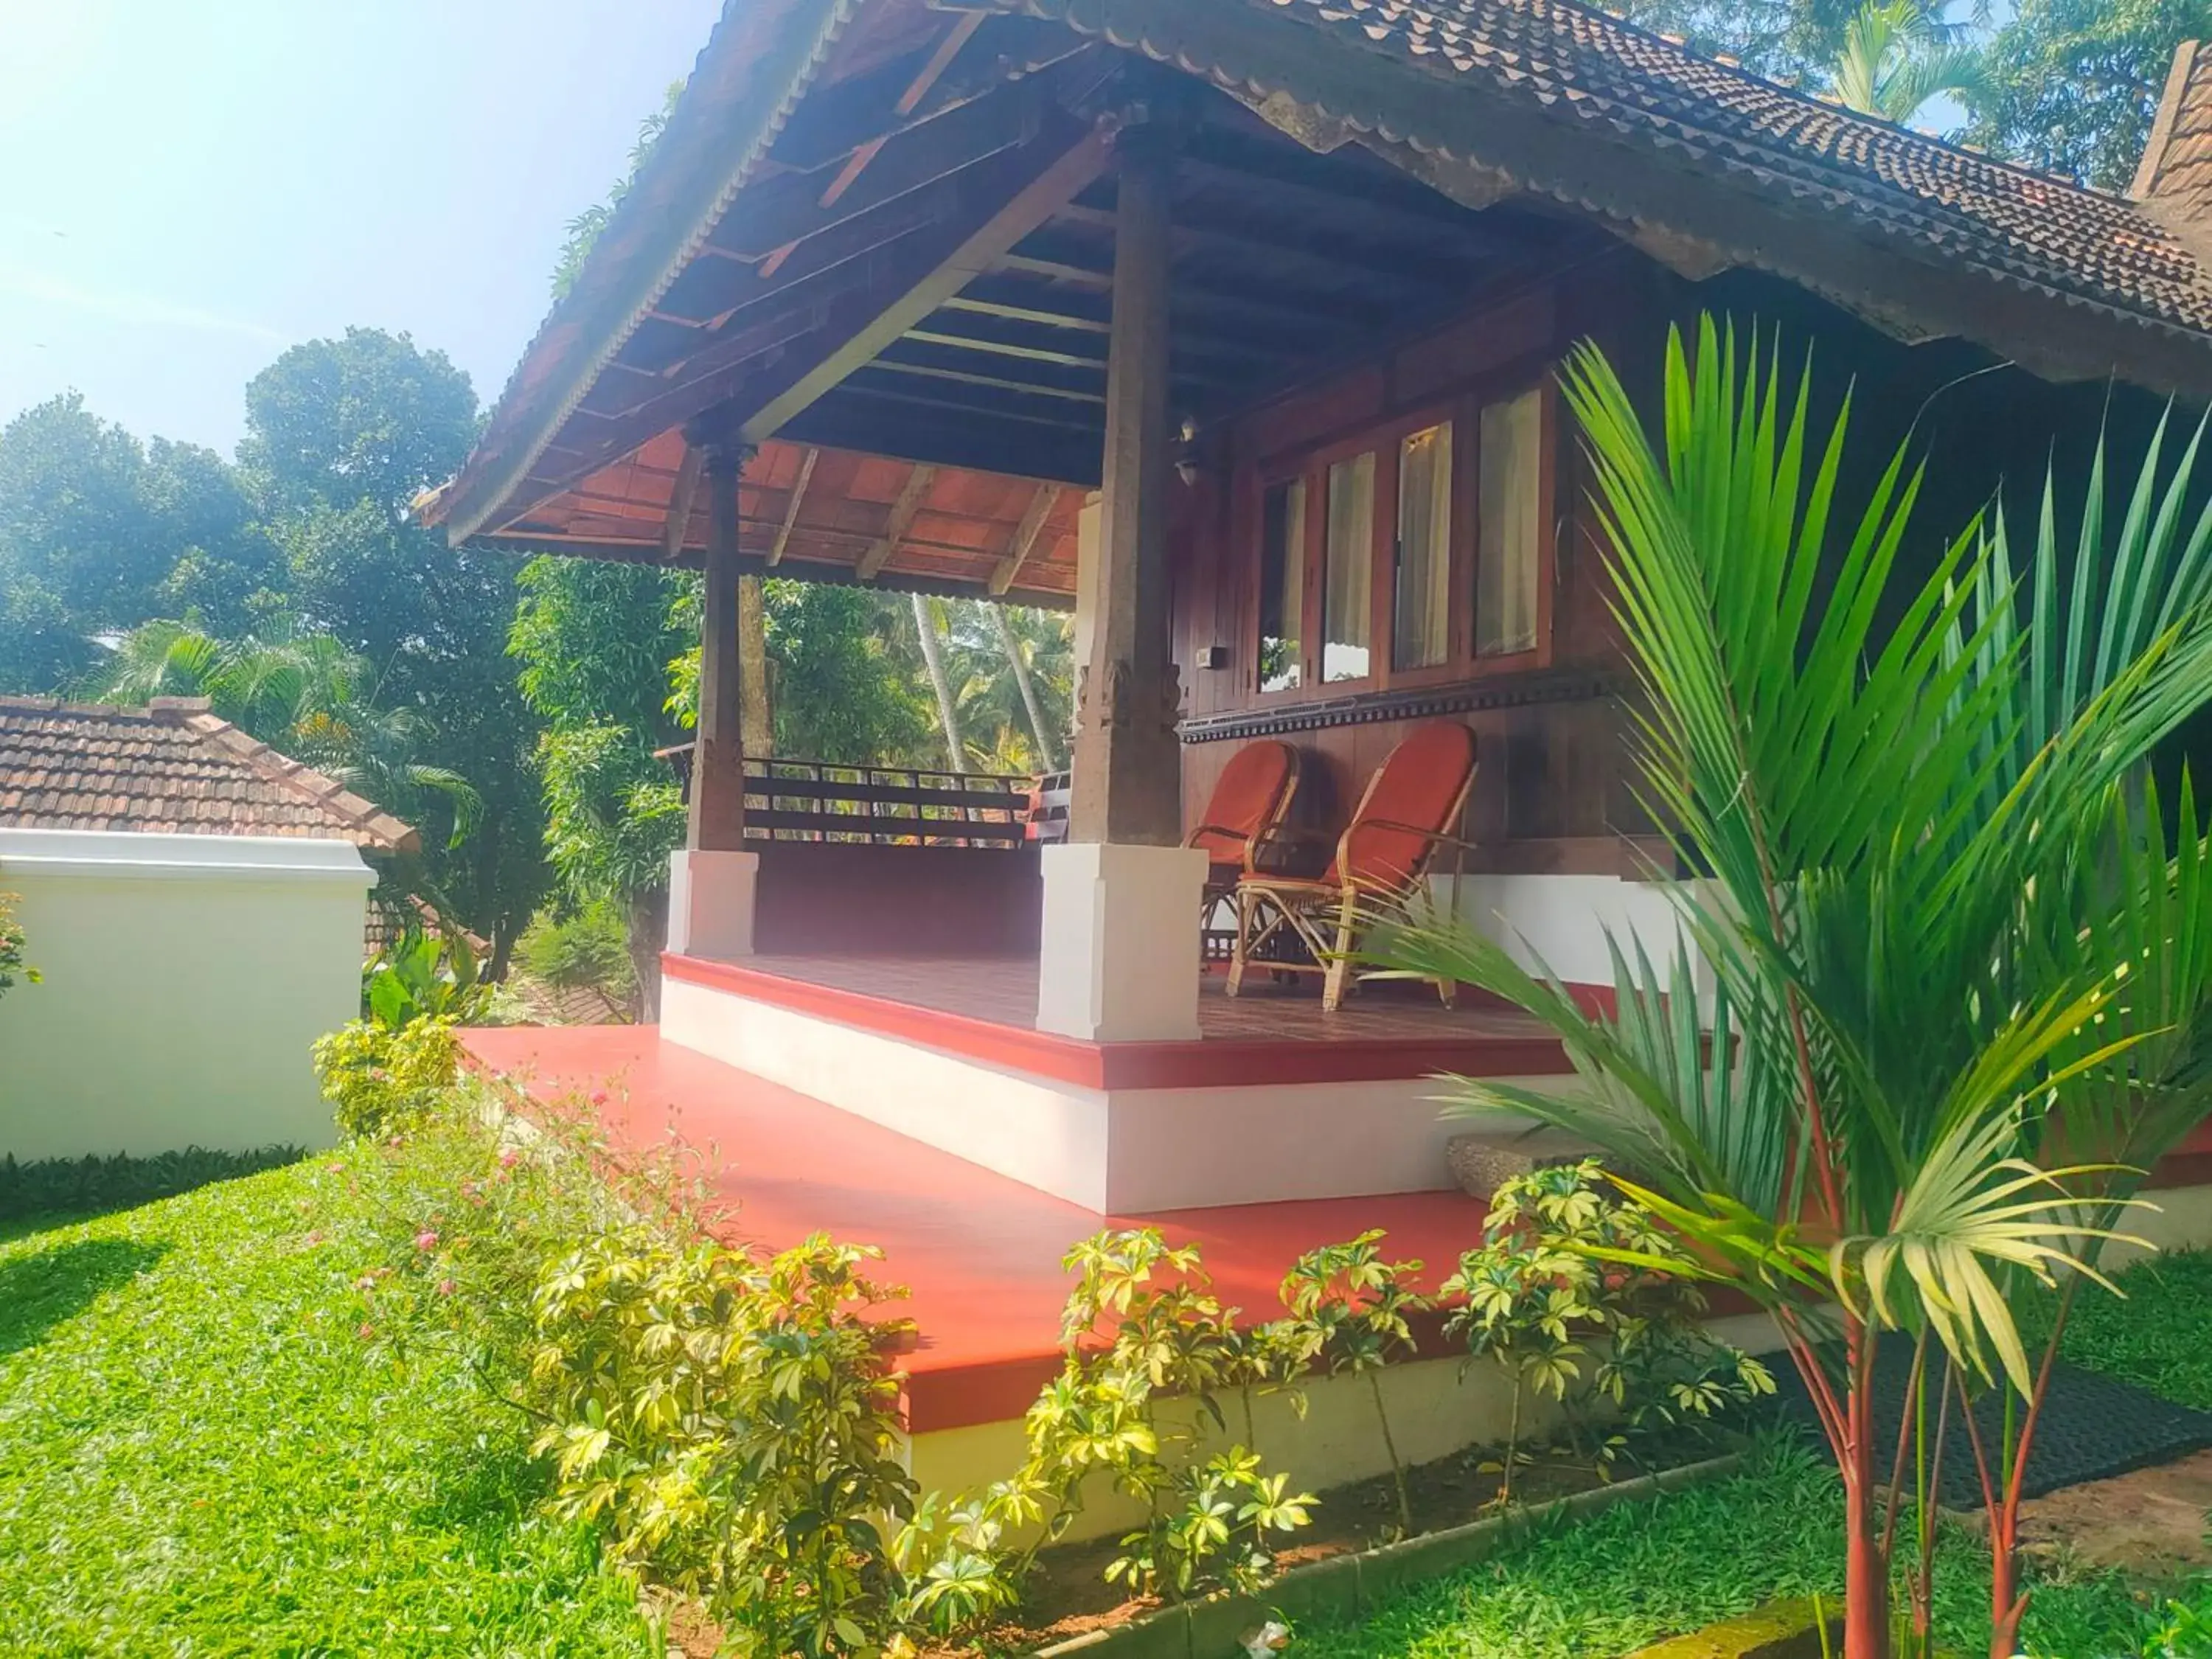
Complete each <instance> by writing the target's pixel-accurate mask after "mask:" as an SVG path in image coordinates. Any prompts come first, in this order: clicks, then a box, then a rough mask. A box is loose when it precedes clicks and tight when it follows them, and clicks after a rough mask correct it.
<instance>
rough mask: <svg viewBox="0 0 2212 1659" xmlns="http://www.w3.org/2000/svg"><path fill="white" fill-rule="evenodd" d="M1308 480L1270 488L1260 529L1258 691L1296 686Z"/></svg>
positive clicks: (1295, 479) (1303, 600)
mask: <svg viewBox="0 0 2212 1659" xmlns="http://www.w3.org/2000/svg"><path fill="white" fill-rule="evenodd" d="M1305 592H1306V481H1305V480H1304V478H1293V479H1292V480H1291V482H1290V483H1279V484H1271V485H1269V486H1268V488H1267V503H1266V505H1265V507H1263V508H1262V509H1261V526H1260V689H1261V690H1262V691H1288V690H1291V689H1292V688H1293V687H1295V686H1296V685H1297V683H1298V655H1299V653H1298V629H1299V623H1300V620H1301V619H1302V618H1303V617H1304V615H1305Z"/></svg>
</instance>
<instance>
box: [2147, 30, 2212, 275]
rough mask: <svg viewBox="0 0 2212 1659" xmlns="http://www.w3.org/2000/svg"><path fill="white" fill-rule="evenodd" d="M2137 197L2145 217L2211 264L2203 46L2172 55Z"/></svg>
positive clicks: (2211, 188) (2211, 100)
mask: <svg viewBox="0 0 2212 1659" xmlns="http://www.w3.org/2000/svg"><path fill="white" fill-rule="evenodd" d="M2135 195H2136V199H2137V200H2139V201H2140V202H2142V205H2143V211H2144V212H2145V213H2146V214H2147V215H2148V216H2150V217H2151V218H2153V219H2154V220H2156V221H2157V222H2159V223H2160V224H2161V225H2163V226H2165V227H2166V228H2167V229H2168V230H2170V231H2172V233H2173V234H2175V235H2176V236H2178V237H2179V238H2180V239H2181V240H2182V241H2183V242H2184V243H2185V245H2187V246H2189V247H2191V249H2193V250H2195V251H2196V252H2197V256H2198V257H2199V258H2203V259H2205V260H2207V261H2208V262H2212V50H2208V49H2207V47H2206V46H2205V44H2204V43H2203V42H2201V41H2197V40H2187V41H2184V42H2183V43H2182V46H2181V49H2180V50H2179V52H2175V53H2174V56H2173V70H2172V74H2171V75H2170V76H2168V77H2167V80H2166V95H2165V96H2164V97H2163V98H2162V99H2160V100H2159V107H2158V120H2157V123H2156V124H2155V125H2154V126H2153V128H2152V129H2151V135H2150V142H2149V143H2148V144H2146V145H2145V146H2144V147H2143V158H2142V170H2141V171H2140V172H2138V173H2136V185H2135Z"/></svg>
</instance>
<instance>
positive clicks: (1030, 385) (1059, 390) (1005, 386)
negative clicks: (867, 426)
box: [868, 357, 1106, 409]
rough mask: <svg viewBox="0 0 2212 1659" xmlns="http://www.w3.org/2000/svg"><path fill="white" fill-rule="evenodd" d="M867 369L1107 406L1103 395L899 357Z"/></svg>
mask: <svg viewBox="0 0 2212 1659" xmlns="http://www.w3.org/2000/svg"><path fill="white" fill-rule="evenodd" d="M868 367H869V368H872V369H877V368H881V369H888V370H890V372H891V373H892V374H911V375H914V376H915V377H916V378H917V379H920V380H949V381H951V382H952V383H953V384H954V385H955V386H983V387H986V388H987V389H988V390H990V391H993V392H1018V393H1020V394H1021V395H1022V396H1023V397H1025V398H1059V399H1060V401H1061V402H1062V403H1069V404H1091V406H1093V407H1094V408H1098V409H1103V408H1104V407H1105V406H1106V394H1105V393H1104V392H1085V391H1082V390H1079V388H1077V387H1074V386H1047V385H1045V384H1043V383H1042V382H1041V381H1037V380H1015V379H1013V378H1012V376H1010V375H1004V374H980V373H978V372H976V371H975V370H974V369H966V368H948V367H946V366H945V365H943V364H941V363H917V362H908V361H907V360H906V359H903V358H899V357H877V358H875V359H873V360H872V362H869V364H868Z"/></svg>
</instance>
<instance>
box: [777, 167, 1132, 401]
mask: <svg viewBox="0 0 2212 1659" xmlns="http://www.w3.org/2000/svg"><path fill="white" fill-rule="evenodd" d="M1056 125H1057V124H1056ZM1061 133H1062V136H1061V137H1056V138H1049V139H1048V138H1040V139H1038V140H1036V142H1035V143H1031V144H1030V145H1027V146H1025V147H1024V149H1023V150H1022V151H1021V152H1019V154H1020V155H1022V156H1023V157H1024V161H1025V163H1026V164H1027V166H1028V167H1029V168H1031V169H1033V171H1031V172H1030V178H1029V179H1028V182H1027V183H1026V184H1024V185H1023V186H1022V187H1021V188H1020V189H1018V190H1016V191H1013V192H1012V195H1011V196H999V195H997V194H996V193H995V192H994V193H993V194H992V195H990V196H985V197H982V199H981V201H980V202H979V203H978V204H977V207H976V210H975V218H973V219H972V220H971V221H969V226H968V234H966V235H965V236H964V237H963V239H962V240H960V242H959V243H958V244H957V246H954V247H953V248H951V251H950V252H949V253H948V254H947V255H946V256H945V258H942V259H940V260H939V261H938V263H937V264H935V265H934V266H933V267H932V268H931V269H930V270H927V271H926V272H925V273H923V274H922V275H921V277H920V278H919V280H917V281H915V282H914V283H911V284H910V285H908V286H907V287H906V288H905V289H904V290H903V291H902V292H901V293H899V294H898V295H896V297H894V298H893V299H891V300H890V302H889V303H887V304H885V305H884V306H883V307H881V308H880V309H878V310H877V311H876V312H875V313H874V314H873V315H872V317H870V318H869V319H867V320H866V322H864V323H862V324H861V325H860V326H859V327H857V328H854V329H853V330H851V331H849V332H845V333H843V334H842V337H839V338H837V339H836V340H835V342H834V343H831V344H829V347H828V349H826V350H823V351H822V352H820V353H819V354H818V355H817V356H816V357H815V359H814V361H813V362H811V364H810V365H809V366H808V367H806V368H805V369H803V370H801V371H800V372H799V374H796V375H794V376H793V378H792V379H791V380H790V381H789V382H788V383H787V385H785V386H782V387H781V388H780V389H777V390H775V391H774V392H770V393H769V395H767V396H765V397H762V398H757V399H756V398H753V397H751V396H750V395H748V396H747V397H745V398H744V400H743V401H744V403H747V404H751V407H750V410H747V411H746V412H744V415H743V417H742V424H740V425H739V426H738V430H737V436H738V440H739V441H742V442H745V443H756V444H757V443H758V442H760V441H762V440H763V439H764V438H769V437H772V436H774V435H775V432H776V430H777V428H780V427H781V426H782V424H783V423H784V422H786V421H787V420H789V419H790V418H791V417H792V416H794V415H796V414H798V413H799V411H800V410H803V409H805V408H806V407H807V406H808V405H809V404H812V403H813V402H815V401H816V400H817V398H820V397H821V396H822V395H823V393H824V392H828V391H829V389H830V388H831V387H832V386H836V384H837V383H838V382H839V381H840V380H843V379H845V377H846V376H847V375H848V374H851V373H852V372H853V371H854V369H855V368H859V367H860V365H861V364H863V363H866V362H868V361H869V360H870V359H872V358H873V357H874V356H877V354H878V353H879V352H880V351H882V349H884V347H885V346H887V345H889V344H890V343H891V342H892V341H893V340H896V339H897V338H898V337H899V336H900V335H902V334H903V333H905V332H906V331H907V330H908V329H909V328H912V327H913V326H914V325H915V324H916V323H919V322H920V321H921V319H923V318H925V317H927V315H929V313H931V312H933V311H934V310H936V309H937V307H939V306H940V305H942V304H944V302H945V301H946V300H948V299H950V298H951V297H952V295H955V294H957V293H958V292H959V291H960V290H961V289H962V288H963V287H965V286H966V285H967V283H969V281H970V280H972V279H973V278H974V277H975V276H976V275H977V273H979V272H981V271H982V270H987V269H988V268H989V266H990V264H991V262H992V261H993V260H994V259H996V258H998V257H999V256H1000V254H1002V253H1004V252H1006V250H1007V249H1009V248H1011V247H1012V246H1013V245H1014V244H1015V243H1016V242H1018V241H1019V240H1021V239H1022V238H1023V237H1024V236H1026V235H1028V234H1030V232H1031V231H1032V230H1034V229H1036V227H1037V226H1038V225H1040V224H1042V222H1044V220H1045V219H1046V218H1047V217H1048V216H1049V215H1050V214H1051V212H1052V210H1054V208H1056V207H1059V206H1060V205H1062V204H1065V203H1066V201H1067V200H1068V198H1069V197H1072V196H1073V195H1074V194H1075V192H1076V191H1079V190H1081V189H1082V188H1083V187H1084V185H1087V184H1089V183H1090V182H1091V180H1092V179H1097V177H1098V176H1099V175H1100V174H1101V173H1103V172H1104V171H1105V170H1106V167H1107V165H1108V163H1109V159H1110V148H1111V146H1110V140H1109V133H1108V131H1107V130H1106V129H1105V128H1104V127H1103V126H1093V127H1091V128H1090V129H1089V130H1087V131H1081V132H1080V133H1079V135H1077V136H1074V137H1073V138H1072V139H1071V138H1068V137H1066V128H1064V127H1063V128H1062V129H1061ZM979 194H981V192H979Z"/></svg>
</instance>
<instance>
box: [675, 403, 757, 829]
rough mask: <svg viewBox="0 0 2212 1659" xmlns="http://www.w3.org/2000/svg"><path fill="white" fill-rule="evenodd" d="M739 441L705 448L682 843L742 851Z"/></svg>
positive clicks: (742, 456) (741, 454) (741, 452)
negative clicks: (703, 530) (701, 581)
mask: <svg viewBox="0 0 2212 1659" xmlns="http://www.w3.org/2000/svg"><path fill="white" fill-rule="evenodd" d="M744 459H745V452H744V449H743V448H742V447H738V446H734V445H720V444H718V445H716V446H715V447H713V448H712V449H710V450H709V451H708V454H707V459H706V473H707V563H706V570H707V581H706V593H705V596H704V597H705V602H704V604H703V605H702V606H701V613H702V614H701V619H700V624H699V728H698V732H697V734H696V736H697V741H696V744H695V745H694V747H693V749H692V751H691V811H690V822H689V825H688V830H687V834H686V836H685V841H684V844H685V846H686V847H688V848H690V850H691V851H692V852H695V853H740V852H743V851H744V844H745V757H744V734H743V729H742V728H743V726H744V720H743V708H744V702H743V696H744V693H743V674H742V671H741V669H740V665H739V664H738V473H739V472H740V471H743V470H744Z"/></svg>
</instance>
